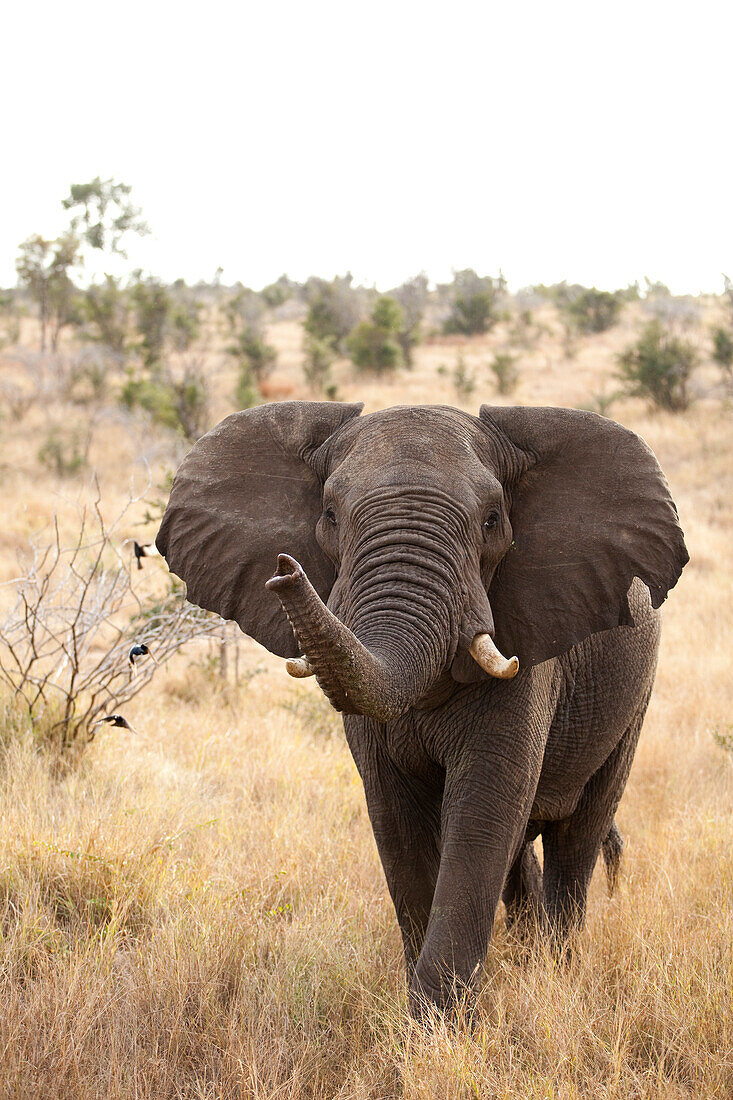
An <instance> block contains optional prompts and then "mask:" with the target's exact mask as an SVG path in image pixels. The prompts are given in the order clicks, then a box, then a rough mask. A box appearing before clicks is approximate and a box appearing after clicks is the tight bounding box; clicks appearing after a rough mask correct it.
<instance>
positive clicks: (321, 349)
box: [303, 333, 336, 393]
mask: <svg viewBox="0 0 733 1100" xmlns="http://www.w3.org/2000/svg"><path fill="white" fill-rule="evenodd" d="M303 352H304V356H305V357H304V359H303V374H304V375H305V380H306V382H307V383H308V385H309V386H310V388H311V389H312V390H313V392H314V393H322V392H324V391H325V390H326V388H327V387H328V386H329V380H330V377H331V367H332V365H333V361H334V359H335V358H336V353H335V351H334V349H333V344H332V342H331V341H330V340H319V339H318V338H317V337H315V336H311V335H310V334H309V333H306V335H305V339H304V340H303Z"/></svg>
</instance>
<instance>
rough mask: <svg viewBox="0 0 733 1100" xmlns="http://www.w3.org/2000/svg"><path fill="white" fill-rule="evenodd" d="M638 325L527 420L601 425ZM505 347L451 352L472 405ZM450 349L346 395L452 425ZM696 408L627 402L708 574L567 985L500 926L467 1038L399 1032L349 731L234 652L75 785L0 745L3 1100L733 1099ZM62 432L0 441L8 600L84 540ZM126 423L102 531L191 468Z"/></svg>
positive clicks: (722, 518) (539, 352)
mask: <svg viewBox="0 0 733 1100" xmlns="http://www.w3.org/2000/svg"><path fill="white" fill-rule="evenodd" d="M638 320H639V319H638V318H635V317H634V314H633V311H631V314H630V317H629V319H628V320H627V321H626V322H625V325H624V327H620V328H619V329H617V330H612V331H611V332H610V333H608V334H604V335H603V336H601V337H598V338H595V340H593V339H588V340H584V341H582V342H581V344H580V346H579V348H578V353H577V356H576V358H575V359H574V360H573V361H572V362H569V363H568V362H567V361H565V360H564V359H563V358H562V353H561V340H560V336H559V334H558V333H554V334H546V335H545V336H544V337H543V339H542V341H541V342H540V344H539V345H538V347H537V348H536V349H534V350H533V351H532V352H531V353H529V354H528V355H527V356H526V358H525V360H524V361H523V362H522V364H521V369H522V378H521V382H520V387H519V390H518V393H517V399H518V400H520V401H523V402H553V403H557V404H583V403H585V402H587V401H589V400H590V399H591V397H592V395H593V394H594V393H598V392H601V391H602V390H604V389H609V388H613V383H612V379H611V377H610V375H611V371H612V362H613V354H614V351H615V350H617V349H618V348H619V347H621V346H623V345H624V343H625V342H626V341H627V340H628V337H629V334H630V331H631V326H632V325H636V324H638ZM547 323H548V326H549V327H552V323H553V318H552V316H551V315H550V314H548V317H547ZM271 338H272V339H273V340H274V341H275V342H276V343H278V345H279V346H280V347H281V348H282V351H283V356H282V363H283V365H282V366H281V368H280V369H279V371H278V372H277V374H276V376H275V379H276V380H277V381H278V384H280V385H281V386H283V387H292V389H291V391H290V392H292V395H293V396H296V397H299V396H307V394H306V392H305V390H304V389H303V386H302V383H301V381H300V376H299V350H298V349H299V338H298V331H297V326H296V325H294V324H293V323H291V322H288V323H283V324H282V325H278V326H276V327H275V328H274V329H273V331H272V332H271ZM500 339H501V333H498V334H495V335H492V336H491V337H490V338H488V339H487V340H484V341H479V340H477V341H468V342H464V343H463V345H461V347H462V350H463V353H464V355H465V357H466V361H467V363H468V365H469V367H470V368H471V369H472V370H474V371H475V372H476V373H477V376H478V377H477V382H478V386H477V390H476V393H475V395H474V396H473V397H472V398H471V400H470V401H467V402H465V407H467V408H472V409H475V408H476V407H477V405H478V404H479V402H480V401H481V400H489V401H491V400H492V399H493V398H492V394H491V389H490V386H489V384H488V378H489V374H488V370H487V369H486V367H485V363H486V362H487V360H488V358H489V355H490V351H491V349H492V348H493V347H495V346H497V345H498V343H499V341H500ZM456 350H457V347H456V345H455V344H454V343H450V344H448V343H446V344H443V345H441V344H431V345H429V346H426V347H424V348H422V349H420V351H419V356H418V362H417V366H416V368H415V370H414V372H412V373H411V374H409V375H403V376H400V378H398V379H396V380H395V381H393V382H390V383H388V384H383V385H377V384H373V383H368V384H366V385H364V384H362V383H360V382H358V381H356V380H354V379H351V378H350V377H349V374H348V370H347V368H346V367H345V365H343V364H341V365H340V366H339V367H338V371H337V374H338V384H339V391H340V393H341V395H342V396H343V397H344V398H346V399H356V398H359V397H361V398H363V399H365V400H366V402H367V408H376V407H383V406H385V405H389V404H395V403H399V402H403V401H440V402H443V401H444V402H448V403H451V404H455V403H456V397H455V394H454V392H453V389H452V385H451V382H450V376H449V375H444V374H438V372H437V368H438V366H439V365H440V364H441V363H446V364H447V365H448V366H449V367H451V366H452V364H453V362H454V357H455V354H456ZM0 369H3V368H2V366H0ZM5 369H11V368H10V367H7V368H5ZM227 385H228V382H227V380H226V379H223V380H222V381H221V388H220V397H219V403H220V405H222V407H221V408H219V407H217V409H216V410H215V412H216V415H218V414H219V413H221V412H224V411H226V408H225V407H223V405H224V398H225V393H226V387H227ZM698 385H699V388H700V391H701V392H700V400H699V401H698V403H697V404H696V405H695V406H694V407H693V408H692V409H691V411H690V412H689V413H688V414H685V415H684V416H682V417H680V416H676V417H675V416H670V415H666V414H665V415H662V414H656V415H650V414H649V413H648V412H647V411H646V410H645V408H644V406H643V405H642V404H641V403H640V402H635V401H628V402H624V403H621V404H620V405H619V406H618V411H617V415H618V416H619V418H620V419H621V420H623V422H624V423H626V424H628V425H629V426H631V427H633V428H635V429H636V430H639V431H641V432H642V434H643V435H644V436H645V437H646V438H647V439H648V440H649V442H650V443H651V444H652V446H653V447H654V448H655V450H656V451H657V453H658V455H659V457H660V459H661V461H662V464H663V466H664V467H665V469H666V472H667V474H668V478H669V481H670V484H671V487H672V490H673V493H674V495H675V497H676V499H677V501H678V503H679V506H680V512H681V515H682V519H683V524H684V526H685V529H686V532H687V535H688V543H689V546H690V549H691V553H692V562H691V564H690V566H689V567H688V569H687V570H686V572H685V575H684V577H683V579H682V581H681V583H680V585H679V587H678V589H676V590H675V591H674V592H673V593H672V596H671V598H670V601H669V606H668V607H667V610H666V614H665V629H664V638H663V649H662V657H661V664H660V671H659V676H658V680H657V688H656V691H655V695H654V698H653V701H652V705H651V707H650V711H649V715H648V719H647V722H646V725H645V729H644V732H643V734H642V740H641V744H640V748H639V751H638V753H637V758H636V762H635V765H634V769H633V772H632V776H631V780H630V783H629V787H628V790H627V793H626V795H625V797H624V800H623V802H622V804H621V807H620V811H619V821H620V825H621V828H622V831H623V832H624V834H625V835H626V837H627V840H628V847H627V851H626V854H625V859H624V866H623V872H622V880H621V887H620V890H619V892H618V894H617V896H616V897H614V898H613V899H609V898H608V897H607V896H606V894H605V889H604V886H603V883H602V881H601V879H602V876H597V877H596V880H595V881H594V884H593V888H592V898H591V904H590V915H589V922H588V930H587V932H586V933H585V934H584V936H583V937H582V942H581V948H580V951H579V952H578V955H577V957H576V958H575V959H574V961H573V963H572V964H571V965H570V966H569V967H564V968H563V967H557V966H556V965H555V964H554V963H553V962H552V960H551V959H549V958H548V957H547V956H546V955H545V954H543V952H542V951H541V950H540V951H538V952H537V953H536V954H535V955H534V956H527V955H526V954H524V953H522V952H521V951H520V950H519V949H518V948H517V946H516V945H515V944H513V943H512V942H511V941H510V940H509V939H508V937H507V935H506V934H505V931H504V927H503V918H502V916H501V915H499V918H498V920H497V927H496V929H495V934H494V941H493V945H492V948H491V952H490V955H489V959H488V962H487V978H486V983H485V987H484V990H483V993H482V995H481V998H480V1003H479V1007H478V1010H477V1012H476V1016H475V1018H474V1021H473V1027H472V1028H469V1027H466V1026H460V1027H457V1028H451V1029H446V1028H445V1027H444V1026H438V1027H437V1028H436V1030H435V1031H434V1033H433V1034H432V1035H425V1034H422V1033H419V1032H417V1031H416V1030H415V1029H413V1028H412V1027H411V1026H410V1025H408V1024H407V1023H406V1020H405V998H404V991H403V978H402V961H401V948H400V944H399V936H398V933H397V929H396V924H395V920H394V916H393V912H392V908H391V904H390V902H389V898H388V895H387V892H386V888H385V884H384V880H383V876H382V872H381V868H380V866H379V863H378V859H377V856H376V852H375V848H374V842H373V839H372V836H371V830H370V827H369V822H368V819H367V815H366V811H365V807H364V801H363V794H362V791H361V788H360V784H359V781H358V777H357V775H356V771H355V769H354V766H353V764H352V762H351V759H350V756H349V753H348V750H347V748H346V746H345V744H344V740H343V736H342V734H341V731H340V724H339V722H338V719H337V718H336V717H335V715H334V714H333V712H331V711H330V709H329V708H328V706H327V704H326V703H325V702H324V701H323V699H322V697H321V696H320V695H319V693H318V690H317V688H316V687H315V686H314V685H313V684H312V683H297V684H296V683H293V682H288V681H287V680H286V677H285V676H284V675H283V674H282V671H281V668H280V662H278V661H276V660H275V659H274V658H272V657H270V656H269V655H268V654H266V653H264V651H263V650H261V649H260V648H259V647H257V646H256V645H255V644H254V643H250V642H246V641H243V642H242V643H241V667H242V670H243V673H244V675H243V676H242V684H241V686H240V687H239V688H238V689H235V688H234V687H232V686H231V685H230V686H228V687H227V688H224V687H222V685H221V682H220V681H218V680H217V679H216V677H214V676H212V675H211V673H210V671H209V670H208V669H207V667H206V664H205V661H204V659H203V658H204V656H205V654H204V653H203V652H202V651H200V650H197V651H192V652H188V653H185V654H181V655H180V657H179V658H178V659H177V660H176V661H174V662H173V664H172V665H171V666H170V667H169V668H168V669H166V670H164V671H162V672H161V673H160V674H158V676H157V677H156V679H155V681H154V682H153V684H152V685H151V686H150V687H149V688H148V690H147V692H146V693H145V694H143V695H141V696H140V697H138V698H137V699H136V700H134V702H133V703H132V704H130V706H129V708H128V709H127V710H126V716H127V717H128V719H129V720H130V721H131V723H132V725H133V726H134V727H135V728H136V729H137V730H139V731H140V733H139V735H138V736H137V737H134V736H132V735H130V734H127V733H125V732H124V731H116V730H109V731H105V733H104V734H103V735H100V737H99V738H98V740H97V741H96V742H95V743H94V744H93V745H92V747H91V749H90V751H89V753H88V754H87V756H86V758H85V759H84V761H83V763H82V765H81V767H80V769H79V770H78V771H77V772H76V773H74V774H70V775H66V776H64V777H61V778H59V777H58V776H56V777H54V775H53V773H52V771H51V769H50V768H49V767H48V765H47V763H46V762H45V761H44V759H43V758H42V757H40V756H38V755H37V754H36V753H34V751H33V749H32V744H31V738H30V736H29V734H28V733H24V732H23V731H22V729H20V730H18V729H10V728H8V729H6V730H5V731H4V744H5V749H4V752H3V756H2V765H1V768H2V774H1V779H0V781H1V783H2V795H1V797H2V819H1V823H0V982H1V983H2V990H1V992H0V996H1V997H2V1006H3V1009H2V1012H1V1013H0V1095H1V1096H2V1097H3V1098H4V1097H18V1098H21V1097H22V1098H24V1100H25V1098H27V1097H31V1096H32V1097H49V1098H51V1097H53V1098H56V1097H58V1098H66V1097H68V1098H70V1100H71V1098H74V1100H87V1098H89V1100H91V1098H92V1097H101V1096H104V1097H136V1098H140V1100H143V1098H146V1100H147V1098H150V1100H167V1098H169V1097H170V1098H173V1097H186V1098H189V1097H190V1098H201V1100H203V1098H207V1100H209V1098H211V1100H213V1098H222V1100H223V1098H234V1097H253V1098H254V1097H256V1098H258V1100H259V1098H262V1100H264V1098H271V1097H272V1098H274V1097H278V1098H285V1097H293V1098H296V1097H313V1098H316V1097H317V1098H320V1097H348V1098H352V1097H353V1098H357V1097H364V1098H367V1097H368V1098H370V1100H377V1098H387V1097H395V1096H404V1097H409V1098H426V1100H427V1098H428V1097H430V1098H433V1097H435V1098H443V1097H450V1098H459V1097H460V1098H463V1097H480V1098H494V1097H497V1098H499V1097H501V1098H504V1097H506V1098H510V1097H516V1098H519V1097H521V1098H523V1100H524V1098H537V1100H540V1098H542V1100H544V1098H558V1100H567V1098H575V1097H578V1098H580V1097H583V1098H585V1097H594V1098H595V1097H599V1098H609V1100H610V1098H615V1097H619V1098H623V1100H631V1098H636V1097H639V1098H641V1097H644V1098H651V1097H659V1098H660V1100H661V1098H664V1100H669V1098H677V1097H680V1098H682V1097H685V1098H687V1097H690V1098H691V1097H721V1098H727V1097H729V1096H730V1095H731V1094H733V987H732V984H731V983H732V980H733V979H732V973H733V967H732V965H731V964H732V962H733V959H732V958H731V955H732V946H731V945H732V944H733V905H732V901H733V850H732V849H733V843H732V839H731V838H732V837H733V758H731V755H730V754H728V753H726V752H725V750H724V749H723V748H722V747H721V746H720V745H719V744H718V743H716V740H715V739H714V736H713V734H714V732H716V731H717V732H718V733H719V734H723V735H724V734H726V733H727V732H730V729H731V725H732V724H733V718H732V717H731V715H733V684H732V682H731V676H730V670H729V661H730V652H731V644H730V643H731V633H732V627H733V599H732V596H733V593H732V585H731V574H730V547H731V545H732V544H733V503H732V501H733V462H732V459H733V443H732V442H731V438H730V430H729V419H730V409H729V408H726V406H725V403H724V398H723V395H722V394H721V393H720V392H719V390H718V389H717V388H716V387H715V374H714V371H712V369H711V368H709V367H705V368H703V370H702V371H701V372H700V375H699V381H698ZM47 415H48V413H47V411H43V410H35V411H34V412H33V413H31V414H29V417H28V418H27V420H26V421H24V422H23V423H22V424H20V425H18V426H13V425H10V424H7V423H6V424H5V425H4V428H3V432H4V435H3V441H2V445H3V455H2V462H3V481H4V494H5V506H6V508H5V510H6V511H7V518H6V519H5V522H4V524H3V531H2V533H1V534H0V573H1V574H2V577H0V579H5V578H7V577H9V576H11V575H13V573H14V572H15V571H16V567H15V562H14V555H15V551H16V549H17V547H19V546H20V545H21V544H22V541H23V539H24V537H25V534H26V532H27V530H28V529H37V528H38V527H39V526H40V525H41V524H42V523H43V522H45V521H46V520H47V518H48V515H49V512H50V509H51V507H52V504H54V503H55V504H56V506H57V508H58V510H59V512H60V515H61V517H62V520H63V517H64V515H66V514H67V513H68V516H69V517H70V516H71V515H72V511H73V510H72V508H71V505H67V504H66V503H65V498H72V497H75V496H76V495H77V494H78V492H79V485H77V484H75V483H71V484H70V483H68V482H66V483H58V482H55V481H54V480H53V479H51V478H50V477H49V475H47V474H42V473H41V470H40V468H39V466H38V463H37V459H36V454H37V450H38V446H39V442H38V433H39V432H41V431H42V430H43V427H44V424H45V420H44V418H45V417H46V416H47ZM110 415H111V416H112V419H110V420H109V421H108V424H112V425H114V430H103V431H98V432H97V433H96V434H95V439H94V442H93V445H92V453H91V457H92V461H93V462H94V464H95V466H96V467H97V469H98V471H99V476H100V480H101V484H102V489H103V492H104V494H105V501H108V503H109V508H110V510H111V511H114V510H115V509H117V508H118V507H119V503H120V501H121V500H122V499H123V497H124V496H125V494H126V488H127V483H128V480H129V477H130V475H131V474H133V473H136V476H137V477H139V478H142V477H143V476H144V475H143V474H142V472H140V471H139V470H138V469H137V468H136V467H135V455H136V454H137V453H139V452H140V450H141V449H143V450H145V452H146V454H147V457H148V458H149V460H150V461H151V464H152V466H153V470H154V477H157V476H158V474H159V472H160V471H161V469H162V468H164V467H165V466H168V465H173V464H174V463H175V461H176V458H177V446H176V445H175V444H171V443H170V442H166V440H165V439H164V438H163V437H155V438H151V437H150V435H149V433H147V432H146V430H145V429H144V427H142V426H140V425H136V424H135V423H130V422H127V421H124V422H123V421H119V420H115V419H114V416H113V414H110ZM59 494H62V495H61V496H59ZM131 533H132V532H131ZM154 566H155V563H153V567H154Z"/></svg>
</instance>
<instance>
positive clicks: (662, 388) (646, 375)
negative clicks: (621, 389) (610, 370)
mask: <svg viewBox="0 0 733 1100" xmlns="http://www.w3.org/2000/svg"><path fill="white" fill-rule="evenodd" d="M696 363H697V352H696V351H695V348H694V347H693V346H692V344H689V343H687V342H686V341H685V340H681V339H679V338H678V337H675V336H673V335H672V333H671V332H670V331H669V330H668V329H666V328H665V327H664V326H663V325H661V324H660V322H659V321H650V322H649V324H648V325H646V326H645V328H644V330H643V332H642V334H641V336H640V337H639V339H638V341H637V342H636V344H633V345H632V346H631V347H629V348H627V349H626V351H625V352H623V354H622V355H620V356H619V367H620V372H619V376H620V377H621V379H622V380H623V381H624V382H625V383H626V390H627V392H628V393H629V394H630V395H632V396H634V397H647V398H649V399H650V400H651V401H652V403H653V404H654V405H658V406H659V407H660V408H663V409H669V410H670V411H671V412H681V411H683V410H684V409H686V408H687V406H688V405H689V403H690V399H689V395H688V392H687V384H688V382H689V379H690V375H691V374H692V371H693V369H694V367H695V365H696Z"/></svg>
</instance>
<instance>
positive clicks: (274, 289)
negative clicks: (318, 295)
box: [260, 275, 298, 309]
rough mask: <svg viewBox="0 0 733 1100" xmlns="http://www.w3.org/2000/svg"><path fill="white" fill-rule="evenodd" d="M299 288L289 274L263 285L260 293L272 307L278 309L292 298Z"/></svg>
mask: <svg viewBox="0 0 733 1100" xmlns="http://www.w3.org/2000/svg"><path fill="white" fill-rule="evenodd" d="M297 289H298V284H297V283H294V282H293V280H292V279H289V278H288V277H287V275H281V276H280V278H279V279H277V280H276V281H275V282H274V283H270V284H269V285H268V286H266V287H263V288H262V290H261V291H260V294H261V295H262V297H263V299H264V300H265V303H266V305H268V306H269V308H270V309H277V308H278V306H282V305H284V304H285V302H287V301H288V299H289V298H292V297H293V295H294V294H295V292H296V291H297Z"/></svg>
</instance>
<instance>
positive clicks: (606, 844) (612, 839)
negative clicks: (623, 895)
mask: <svg viewBox="0 0 733 1100" xmlns="http://www.w3.org/2000/svg"><path fill="white" fill-rule="evenodd" d="M601 850H602V851H603V862H604V863H605V865H606V881H607V883H608V892H609V894H613V892H614V890H615V889H616V886H617V885H618V875H619V871H620V869H621V856H622V855H623V850H624V838H623V837H622V836H621V833H620V832H619V828H618V825H617V824H616V822H615V821H614V823H613V824H612V826H611V828H610V829H609V830H608V836H607V837H606V839H605V840H604V841H603V844H602V845H601Z"/></svg>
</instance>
